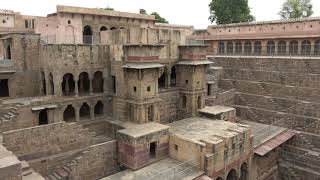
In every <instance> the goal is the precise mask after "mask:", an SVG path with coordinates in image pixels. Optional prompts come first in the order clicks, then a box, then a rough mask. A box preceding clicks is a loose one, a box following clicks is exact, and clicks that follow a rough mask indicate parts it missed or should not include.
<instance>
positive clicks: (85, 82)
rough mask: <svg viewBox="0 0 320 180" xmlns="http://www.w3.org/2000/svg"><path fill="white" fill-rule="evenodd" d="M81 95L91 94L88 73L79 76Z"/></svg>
mask: <svg viewBox="0 0 320 180" xmlns="http://www.w3.org/2000/svg"><path fill="white" fill-rule="evenodd" d="M78 89H79V94H87V93H89V92H90V80H89V74H88V73H87V72H82V73H80V75H79V81H78Z"/></svg>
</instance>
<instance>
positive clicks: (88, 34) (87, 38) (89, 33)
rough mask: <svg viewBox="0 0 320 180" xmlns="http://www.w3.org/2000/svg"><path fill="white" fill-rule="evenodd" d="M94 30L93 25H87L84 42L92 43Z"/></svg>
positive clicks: (84, 29)
mask: <svg viewBox="0 0 320 180" xmlns="http://www.w3.org/2000/svg"><path fill="white" fill-rule="evenodd" d="M92 41H93V38H92V30H91V27H90V26H88V25H86V26H84V28H83V44H92Z"/></svg>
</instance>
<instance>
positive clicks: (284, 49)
mask: <svg viewBox="0 0 320 180" xmlns="http://www.w3.org/2000/svg"><path fill="white" fill-rule="evenodd" d="M286 53H287V43H286V42H285V41H279V43H278V54H280V55H285V54H286Z"/></svg>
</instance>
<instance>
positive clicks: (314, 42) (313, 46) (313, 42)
mask: <svg viewBox="0 0 320 180" xmlns="http://www.w3.org/2000/svg"><path fill="white" fill-rule="evenodd" d="M310 42H311V50H310V55H314V54H315V51H314V49H315V45H316V41H315V40H314V39H313V40H310Z"/></svg>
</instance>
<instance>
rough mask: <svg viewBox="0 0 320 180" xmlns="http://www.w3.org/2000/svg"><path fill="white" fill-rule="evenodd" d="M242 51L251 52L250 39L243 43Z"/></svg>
mask: <svg viewBox="0 0 320 180" xmlns="http://www.w3.org/2000/svg"><path fill="white" fill-rule="evenodd" d="M244 53H245V54H251V53H252V45H251V42H250V41H247V42H245V43H244Z"/></svg>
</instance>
